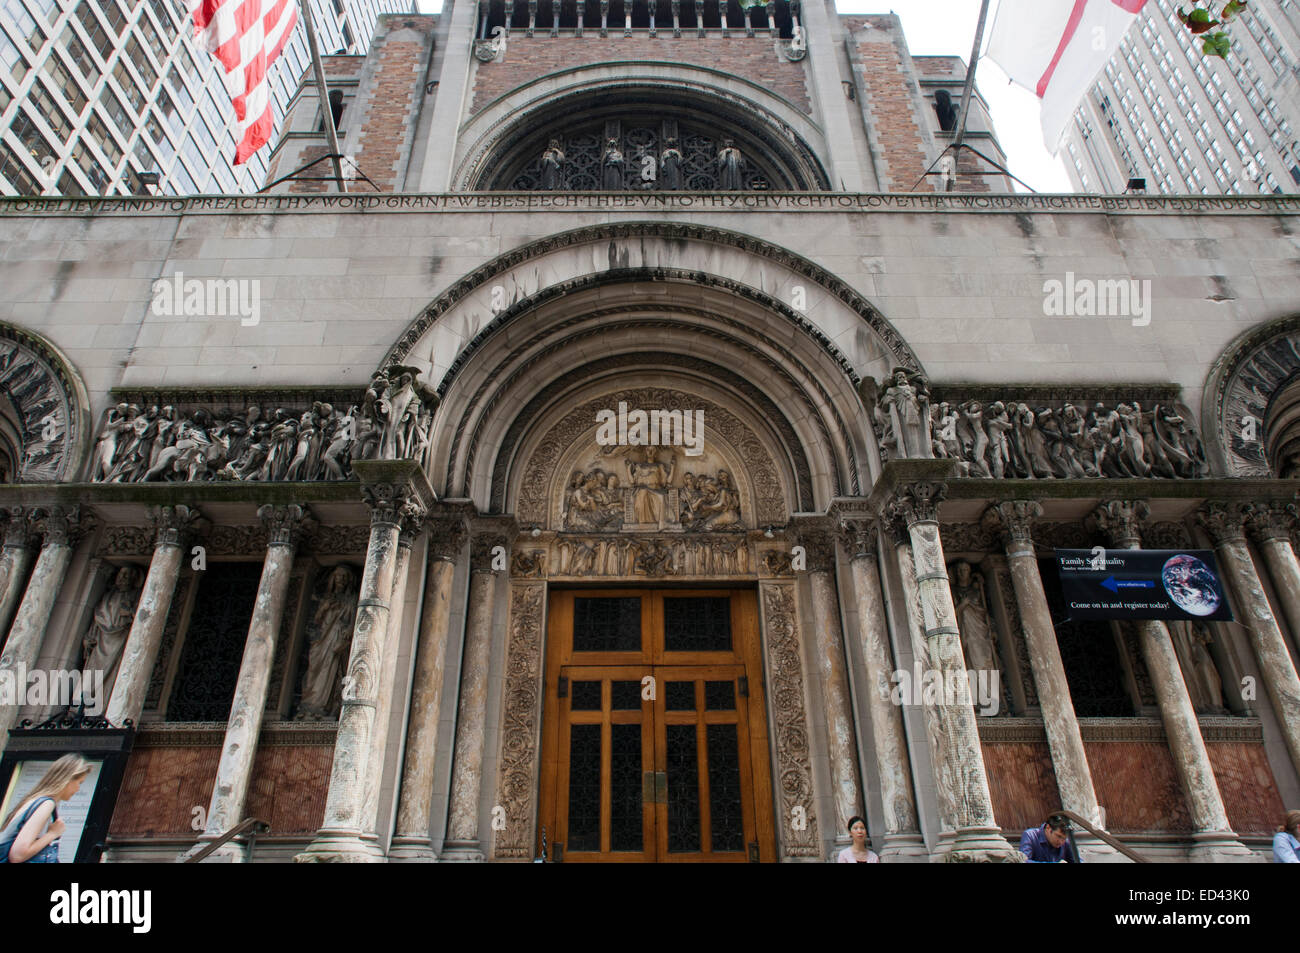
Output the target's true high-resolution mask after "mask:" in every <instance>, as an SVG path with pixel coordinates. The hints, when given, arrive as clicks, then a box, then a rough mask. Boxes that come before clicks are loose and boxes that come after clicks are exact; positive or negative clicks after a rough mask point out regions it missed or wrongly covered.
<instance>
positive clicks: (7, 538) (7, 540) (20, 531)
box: [3, 506, 35, 549]
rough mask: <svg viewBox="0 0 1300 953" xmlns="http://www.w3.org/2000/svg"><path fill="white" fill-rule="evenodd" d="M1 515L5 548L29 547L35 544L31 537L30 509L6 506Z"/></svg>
mask: <svg viewBox="0 0 1300 953" xmlns="http://www.w3.org/2000/svg"><path fill="white" fill-rule="evenodd" d="M3 515H4V520H5V523H4V547H5V549H30V548H31V547H32V546H33V545H34V544H35V540H34V539H32V535H33V533H32V530H33V527H32V514H31V510H29V509H27V508H25V507H22V506H6V507H4V508H3Z"/></svg>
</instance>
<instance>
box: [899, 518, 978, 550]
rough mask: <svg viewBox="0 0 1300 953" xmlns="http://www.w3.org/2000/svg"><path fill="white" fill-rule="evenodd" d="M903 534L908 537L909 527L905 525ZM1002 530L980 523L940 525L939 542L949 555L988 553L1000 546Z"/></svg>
mask: <svg viewBox="0 0 1300 953" xmlns="http://www.w3.org/2000/svg"><path fill="white" fill-rule="evenodd" d="M902 528H903V534H904V536H905V537H906V535H907V525H906V524H905V523H904V524H903V527H902ZM1000 532H1001V531H1000V530H998V529H997V528H996V527H991V526H988V525H985V524H984V523H983V522H980V523H940V524H939V540H940V541H941V542H942V543H943V551H944V552H945V553H947V554H948V555H950V556H951V555H956V554H957V553H988V552H994V551H997V550H998V549H999V546H1000V539H1001V535H1000Z"/></svg>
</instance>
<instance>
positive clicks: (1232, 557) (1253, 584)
mask: <svg viewBox="0 0 1300 953" xmlns="http://www.w3.org/2000/svg"><path fill="white" fill-rule="evenodd" d="M1247 518H1249V519H1250V523H1251V529H1252V531H1254V532H1255V534H1256V535H1257V536H1261V537H1265V538H1266V539H1265V542H1264V544H1263V545H1268V543H1269V541H1271V542H1272V545H1273V551H1274V552H1275V553H1278V550H1280V549H1282V548H1283V547H1285V551H1286V552H1291V543H1290V540H1289V539H1288V538H1287V537H1288V536H1289V532H1288V530H1287V528H1286V525H1285V522H1283V521H1282V520H1280V519H1279V514H1277V513H1275V512H1271V511H1270V510H1269V509H1267V508H1265V507H1261V506H1252V505H1250V504H1246V505H1244V506H1243V505H1240V504H1226V503H1218V502H1213V503H1209V504H1207V505H1206V506H1205V507H1203V508H1202V510H1201V512H1200V513H1199V514H1198V520H1199V522H1200V524H1201V525H1202V526H1203V527H1204V528H1205V530H1206V531H1207V532H1208V533H1209V534H1210V537H1211V539H1213V540H1214V550H1215V553H1216V554H1217V555H1218V557H1219V564H1220V566H1221V568H1222V570H1223V572H1224V575H1226V576H1227V578H1228V580H1229V585H1230V586H1231V587H1232V591H1233V593H1234V594H1235V595H1236V597H1237V608H1238V610H1239V619H1238V621H1239V622H1240V623H1241V624H1242V625H1243V626H1244V627H1245V628H1246V631H1247V632H1249V633H1250V644H1251V646H1252V647H1253V648H1254V650H1255V658H1256V659H1257V660H1258V662H1259V673H1260V676H1261V677H1262V678H1263V680H1264V686H1265V688H1266V689H1267V690H1268V694H1269V697H1270V698H1271V699H1272V700H1273V711H1274V713H1275V714H1276V715H1277V720H1278V727H1280V728H1281V729H1282V737H1283V738H1285V739H1286V744H1287V750H1289V751H1290V752H1291V763H1292V764H1293V765H1294V766H1295V767H1296V768H1297V769H1300V677H1297V675H1296V668H1295V663H1294V661H1293V660H1292V658H1291V653H1290V651H1289V650H1288V649H1287V645H1286V639H1285V638H1284V637H1283V635H1282V630H1281V629H1280V628H1279V627H1278V624H1277V619H1276V618H1275V617H1274V616H1273V609H1272V607H1271V606H1270V605H1269V601H1268V596H1267V595H1265V593H1264V587H1263V586H1262V585H1261V584H1260V581H1259V575H1258V573H1256V571H1255V563H1254V561H1253V560H1252V559H1251V557H1250V549H1249V548H1248V547H1247V545H1246V534H1245V529H1244V525H1245V520H1246V519H1247ZM1265 552H1266V553H1267V552H1268V549H1265ZM1290 562H1291V565H1292V567H1294V562H1295V554H1294V552H1291V560H1290ZM1277 563H1278V568H1279V569H1280V570H1281V572H1277V573H1275V576H1283V577H1285V576H1286V575H1287V573H1286V571H1285V567H1286V564H1287V560H1286V558H1285V553H1278V558H1277ZM1281 585H1282V587H1283V588H1282V593H1281V595H1282V601H1283V603H1284V604H1286V603H1287V600H1288V599H1289V598H1291V597H1292V595H1293V594H1292V593H1287V592H1286V589H1285V585H1286V584H1285V583H1282V584H1281ZM1293 611H1295V610H1294V607H1293Z"/></svg>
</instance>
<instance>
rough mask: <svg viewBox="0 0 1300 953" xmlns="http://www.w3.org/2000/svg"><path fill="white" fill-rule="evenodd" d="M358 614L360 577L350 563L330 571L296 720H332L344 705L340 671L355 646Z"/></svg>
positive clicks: (313, 628) (312, 632) (310, 640)
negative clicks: (353, 637) (353, 634)
mask: <svg viewBox="0 0 1300 953" xmlns="http://www.w3.org/2000/svg"><path fill="white" fill-rule="evenodd" d="M356 615H357V577H356V573H355V572H353V571H352V569H351V568H350V567H348V566H336V567H335V568H334V570H333V571H332V572H330V574H329V576H328V578H327V580H326V583H325V591H324V592H323V593H322V594H321V596H320V599H319V601H318V602H317V603H316V612H315V614H314V616H313V617H312V622H311V628H310V629H309V630H308V633H309V634H308V650H307V673H306V675H304V676H303V680H302V697H301V698H300V699H299V701H298V711H297V713H296V714H295V715H294V720H296V721H333V720H334V719H335V718H337V717H338V714H339V709H340V707H342V701H343V698H342V690H341V689H342V680H341V678H340V675H341V674H342V672H343V669H344V668H345V666H346V665H347V660H348V652H349V651H350V650H351V648H352V627H353V625H354V623H355V622H356Z"/></svg>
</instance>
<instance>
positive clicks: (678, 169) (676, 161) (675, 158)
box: [659, 139, 685, 192]
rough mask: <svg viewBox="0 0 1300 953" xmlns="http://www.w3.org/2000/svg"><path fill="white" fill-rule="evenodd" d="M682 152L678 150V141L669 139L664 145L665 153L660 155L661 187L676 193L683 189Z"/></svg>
mask: <svg viewBox="0 0 1300 953" xmlns="http://www.w3.org/2000/svg"><path fill="white" fill-rule="evenodd" d="M683 161H685V160H684V159H683V158H682V150H681V149H678V148H677V140H676V139H669V140H668V141H667V142H666V143H664V151H663V152H661V153H659V187H660V188H662V189H665V190H667V191H670V192H676V191H677V190H679V189H680V188H681V187H682V163H683Z"/></svg>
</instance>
